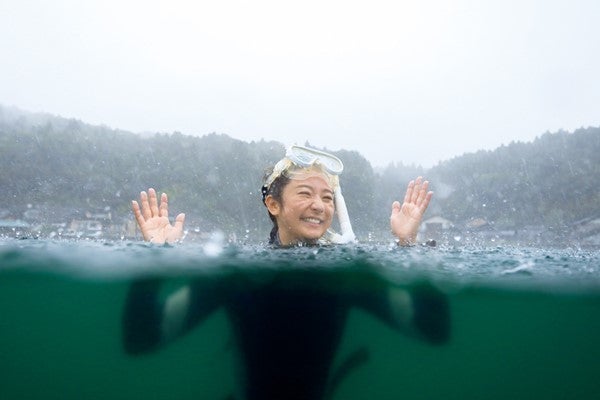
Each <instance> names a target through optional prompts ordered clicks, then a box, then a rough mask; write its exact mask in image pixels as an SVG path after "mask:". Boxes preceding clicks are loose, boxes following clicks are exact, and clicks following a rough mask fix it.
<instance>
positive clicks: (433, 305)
mask: <svg viewBox="0 0 600 400" xmlns="http://www.w3.org/2000/svg"><path fill="white" fill-rule="evenodd" d="M159 286H160V282H159V281H158V280H155V279H147V280H141V281H137V282H134V283H133V284H132V286H131V288H130V291H129V295H128V298H127V304H126V306H125V312H124V316H123V317H124V318H123V327H124V344H125V349H126V351H127V352H128V353H130V354H137V353H142V352H146V351H150V350H153V349H154V348H156V347H158V346H160V345H161V344H163V343H164V341H163V340H162V337H161V330H160V326H161V320H162V317H163V316H162V313H163V307H162V305H161V304H159V303H158V290H159ZM234 286H235V285H234ZM413 289H414V288H413ZM189 293H190V296H189V299H190V302H189V307H188V312H187V316H186V319H185V323H184V326H183V330H184V331H187V330H189V329H191V328H192V327H194V326H196V325H197V324H198V323H200V322H201V321H203V320H204V319H205V318H206V316H207V315H208V314H210V313H211V312H212V311H213V310H215V309H216V308H217V307H219V306H224V307H225V309H226V311H227V315H228V317H229V319H230V321H231V326H232V329H233V331H234V332H233V333H234V340H235V344H236V351H237V352H238V356H239V363H240V365H239V367H240V371H238V372H239V374H240V375H239V376H238V379H239V381H238V384H239V389H240V392H239V394H240V395H241V396H243V397H242V398H243V399H247V400H258V399H260V400H275V399H277V400H280V399H287V400H293V399H303V400H320V399H323V398H325V397H326V396H327V393H328V391H329V390H330V388H329V385H330V383H331V382H330V373H331V371H330V368H331V365H332V362H333V359H334V357H335V355H336V351H337V348H338V345H339V343H340V339H341V337H342V334H343V331H344V327H345V323H346V317H347V314H348V311H349V309H350V308H351V307H352V306H359V307H361V308H363V309H365V310H367V311H369V312H371V313H373V314H375V315H377V316H378V317H380V318H381V319H382V320H383V321H384V322H386V323H388V324H390V325H392V326H395V325H397V324H396V321H395V319H394V318H395V317H394V312H393V310H392V309H391V306H390V304H389V297H388V295H387V291H386V290H385V288H383V287H382V290H381V291H373V290H370V291H369V292H365V293H348V292H347V291H346V292H344V291H341V292H337V291H331V290H323V289H322V288H321V286H319V285H311V284H310V283H307V284H300V285H297V286H295V285H289V284H285V282H284V284H281V282H279V281H278V280H277V279H273V280H270V281H269V282H268V283H266V284H263V285H247V286H241V287H239V285H238V287H232V286H231V285H230V284H228V283H226V282H224V281H221V282H219V281H207V280H196V281H194V282H192V283H191V284H190V292H189ZM411 298H412V302H413V312H414V316H413V318H412V323H413V325H414V326H415V331H416V332H417V334H419V335H420V336H421V337H423V338H424V339H425V340H428V341H430V342H432V343H443V342H444V341H446V340H447V338H448V335H449V310H448V304H447V301H446V299H445V296H443V295H442V294H440V293H439V292H437V291H435V290H433V289H432V288H431V287H419V288H416V289H414V290H412V292H411Z"/></svg>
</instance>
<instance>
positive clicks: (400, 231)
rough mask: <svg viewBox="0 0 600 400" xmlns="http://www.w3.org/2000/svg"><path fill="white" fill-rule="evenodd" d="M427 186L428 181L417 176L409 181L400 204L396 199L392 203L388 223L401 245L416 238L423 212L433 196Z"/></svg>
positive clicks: (412, 242)
mask: <svg viewBox="0 0 600 400" xmlns="http://www.w3.org/2000/svg"><path fill="white" fill-rule="evenodd" d="M428 188H429V182H428V181H424V182H423V179H422V178H421V177H418V178H417V179H416V180H414V181H410V182H409V184H408V187H407V188H406V194H405V195H404V202H403V203H402V205H400V202H398V201H395V202H394V203H393V204H392V215H391V216H390V225H391V228H392V232H393V233H394V235H395V236H396V237H397V238H398V239H399V244H401V245H413V244H415V242H416V240H417V233H418V232H419V226H420V225H421V220H422V219H423V214H424V213H425V210H427V206H429V202H430V201H431V197H432V196H433V192H428V191H427V189H428Z"/></svg>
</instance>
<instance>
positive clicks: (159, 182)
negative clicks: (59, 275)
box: [0, 106, 600, 240]
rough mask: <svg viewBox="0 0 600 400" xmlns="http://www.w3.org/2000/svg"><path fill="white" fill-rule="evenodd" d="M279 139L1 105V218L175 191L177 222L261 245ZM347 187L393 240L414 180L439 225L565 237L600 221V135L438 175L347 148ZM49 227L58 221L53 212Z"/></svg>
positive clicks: (477, 158) (359, 209)
mask: <svg viewBox="0 0 600 400" xmlns="http://www.w3.org/2000/svg"><path fill="white" fill-rule="evenodd" d="M284 151H285V149H284V146H283V145H282V144H281V143H278V142H274V141H270V142H268V141H259V142H251V143H246V142H242V141H239V140H235V139H232V138H230V137H228V136H226V135H218V134H214V133H213V134H209V135H206V136H203V137H193V136H187V135H183V134H181V133H179V132H175V133H172V134H165V133H162V134H159V133H157V134H155V135H154V136H152V137H145V138H144V137H141V136H138V135H135V134H132V133H129V132H124V131H119V130H114V129H110V128H108V127H99V126H92V125H88V124H85V123H83V122H81V121H77V120H72V119H64V118H59V117H52V116H48V115H39V114H27V113H23V112H21V113H20V114H19V115H17V116H15V115H13V113H11V110H10V109H6V108H3V107H1V106H0V167H1V168H2V169H1V173H0V188H1V190H0V209H8V210H10V211H11V212H12V213H13V214H19V215H20V213H22V212H23V211H24V209H25V208H26V206H27V204H32V205H33V206H34V207H38V208H43V209H45V210H51V209H58V208H61V209H67V210H73V212H75V213H84V212H85V211H86V210H89V209H94V208H95V209H101V208H107V207H109V208H110V209H111V210H112V212H113V215H114V217H116V218H123V219H129V218H131V216H130V211H129V207H130V200H131V199H134V198H137V197H138V195H139V191H140V190H145V189H147V188H148V187H154V188H156V189H157V190H159V191H164V192H167V193H168V194H169V198H170V203H171V209H172V214H173V215H175V213H178V212H182V211H183V212H186V214H187V220H188V227H190V228H194V227H196V226H197V227H199V228H200V229H201V230H213V229H217V228H219V229H222V230H224V231H227V232H235V233H236V234H238V236H239V235H243V236H244V235H248V236H249V237H250V238H251V239H255V240H261V239H264V238H265V237H266V236H267V233H268V230H269V226H270V221H269V219H268V218H267V217H266V211H265V209H264V207H263V206H262V204H261V201H260V198H261V196H260V186H261V178H262V176H263V173H264V169H265V168H266V167H268V166H272V165H273V164H274V163H275V162H276V161H277V160H279V159H280V158H281V157H282V155H283V154H284ZM335 154H336V155H337V156H338V157H340V158H341V159H342V160H343V162H344V165H345V171H344V173H343V175H342V176H341V183H342V188H343V190H344V195H345V198H346V202H347V205H348V209H349V212H350V215H351V218H352V221H353V224H354V228H355V230H356V232H357V234H358V235H359V236H360V237H365V236H366V235H367V234H368V233H369V232H373V233H375V235H376V236H377V237H387V236H388V235H389V231H388V218H389V212H390V206H391V203H392V201H393V200H402V196H403V190H404V187H405V185H406V183H407V182H408V181H409V180H410V179H413V178H414V177H415V176H418V175H426V176H427V177H428V178H429V179H430V181H431V182H432V189H433V190H434V191H435V192H436V196H435V201H434V202H433V203H432V205H431V207H430V210H429V211H428V215H429V216H433V215H441V216H443V217H445V218H447V219H450V220H452V221H454V222H455V223H456V224H458V225H461V224H463V225H464V224H465V223H466V222H467V221H469V220H471V219H473V218H483V219H485V220H486V221H489V222H491V223H493V224H495V226H497V227H498V228H499V229H500V228H518V227H520V226H524V225H546V226H551V227H554V228H556V229H560V228H561V227H564V226H567V225H569V224H572V223H573V222H574V221H577V220H579V219H582V218H586V217H590V216H598V215H599V214H600V206H599V204H600V190H598V188H599V187H600V182H599V181H600V162H599V161H598V154H600V128H587V129H579V130H577V131H575V132H573V133H567V132H562V131H561V132H557V133H554V134H550V133H546V134H544V135H542V136H540V137H539V138H537V139H536V140H535V141H534V142H533V143H511V144H509V145H506V146H502V147H500V148H498V149H496V150H494V151H479V152H476V153H471V154H465V155H463V156H460V157H456V158H453V159H451V160H448V161H444V162H441V163H439V164H438V165H437V166H435V167H433V168H431V169H430V170H428V171H427V170H424V169H423V168H421V167H419V166H405V165H402V164H391V165H389V166H388V167H387V168H385V169H384V170H383V171H380V172H375V171H374V170H373V168H372V167H371V165H370V164H369V162H368V161H367V160H366V159H365V158H364V157H363V156H362V155H360V154H359V153H357V152H355V151H346V150H342V151H338V152H335ZM47 218H49V219H50V218H52V216H50V215H48V216H47Z"/></svg>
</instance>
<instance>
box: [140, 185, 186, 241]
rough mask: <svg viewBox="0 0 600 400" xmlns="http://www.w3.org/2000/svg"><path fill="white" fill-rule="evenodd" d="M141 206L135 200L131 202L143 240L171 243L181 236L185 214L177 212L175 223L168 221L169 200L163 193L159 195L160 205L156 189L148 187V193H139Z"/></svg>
mask: <svg viewBox="0 0 600 400" xmlns="http://www.w3.org/2000/svg"><path fill="white" fill-rule="evenodd" d="M140 203H141V207H140V205H139V204H138V202H137V201H135V200H133V201H132V202H131V208H132V210H133V214H134V215H135V220H136V221H137V223H138V226H139V227H140V230H141V231H142V236H143V237H144V240H146V241H148V242H152V243H158V244H162V243H165V242H167V243H173V242H176V241H178V240H180V239H181V238H182V237H183V222H184V221H185V214H179V215H177V217H176V218H175V223H174V224H173V225H171V223H170V221H169V202H168V197H167V195H166V194H165V193H163V194H162V195H161V198H160V205H159V203H158V198H157V196H156V191H155V190H154V189H152V188H150V189H148V193H146V192H141V193H140Z"/></svg>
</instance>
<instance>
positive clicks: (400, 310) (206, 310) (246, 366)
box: [123, 146, 449, 400]
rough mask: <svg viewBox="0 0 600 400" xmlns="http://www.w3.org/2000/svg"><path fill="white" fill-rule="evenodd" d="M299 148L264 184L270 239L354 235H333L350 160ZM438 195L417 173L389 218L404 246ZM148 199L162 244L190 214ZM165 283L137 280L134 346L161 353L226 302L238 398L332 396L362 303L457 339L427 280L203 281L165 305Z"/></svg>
mask: <svg viewBox="0 0 600 400" xmlns="http://www.w3.org/2000/svg"><path fill="white" fill-rule="evenodd" d="M292 150H294V151H295V153H294V151H288V153H287V154H286V157H285V158H284V159H282V160H281V161H280V162H279V163H277V164H276V165H275V167H274V168H273V171H271V172H270V173H269V174H267V176H266V177H265V179H264V182H263V183H264V185H263V187H262V196H263V203H264V204H265V206H266V207H267V210H268V214H269V217H270V218H271V220H272V221H273V229H272V231H271V235H270V243H271V244H272V245H273V246H275V247H293V246H299V245H300V246H315V245H320V244H321V243H330V242H336V241H338V242H339V241H343V240H340V238H342V239H343V237H344V235H345V237H346V239H348V232H345V233H344V232H342V235H335V234H332V233H331V232H330V227H331V224H332V221H333V218H334V213H335V211H336V206H337V207H338V213H339V209H340V208H342V209H344V210H345V204H343V197H342V196H341V191H340V189H339V180H338V175H339V174H340V173H341V170H342V168H343V166H342V164H341V161H339V160H338V159H337V158H336V157H334V156H332V155H329V154H326V153H322V152H319V151H315V150H312V149H306V148H302V147H298V146H296V147H295V149H292ZM431 196H432V192H429V191H428V182H427V181H423V180H422V179H421V178H417V179H416V180H415V181H411V182H410V183H409V184H408V187H407V189H406V193H405V196H404V201H403V204H402V205H401V204H400V203H399V202H397V201H396V202H394V203H393V205H392V212H391V217H390V223H391V230H392V233H393V234H394V235H395V237H396V238H397V240H398V244H399V245H402V246H410V245H413V244H415V243H416V238H417V231H418V229H419V225H420V223H421V219H422V216H423V213H424V212H425V210H426V209H427V206H428V204H429V202H430V199H431ZM340 200H341V203H340ZM140 201H141V205H140V204H138V203H137V202H136V201H133V202H132V208H133V212H134V215H135V218H136V221H137V223H138V225H139V227H140V230H141V231H142V235H143V237H144V240H146V241H149V242H152V243H158V244H162V243H165V242H167V243H172V242H176V241H178V240H179V239H181V237H182V235H183V224H184V220H185V215H184V214H179V215H178V216H177V217H176V218H175V222H174V224H171V223H170V221H169V218H168V216H169V214H168V198H167V195H166V194H164V193H163V194H162V195H161V198H160V200H159V199H158V197H157V195H156V192H155V191H154V190H153V189H149V190H148V193H146V192H142V193H141V195H140ZM338 216H339V215H338ZM343 224H344V221H341V225H343ZM350 233H351V228H350ZM350 236H351V238H353V234H351V235H350ZM160 285H161V283H160V282H159V281H158V280H157V279H143V280H139V281H137V282H134V283H133V284H132V286H131V288H130V291H129V294H128V297H127V301H126V305H125V311H124V315H123V328H124V329H123V339H124V345H125V350H126V351H127V352H128V353H130V354H139V353H143V352H147V351H151V350H154V349H156V348H158V347H160V346H162V345H164V344H165V343H167V342H169V341H171V340H172V339H174V338H176V337H178V336H181V335H182V334H184V333H186V332H188V331H189V330H190V329H192V328H193V327H194V326H196V325H198V324H199V323H200V322H201V321H203V320H204V319H205V318H206V317H207V316H208V315H209V314H210V313H211V312H212V311H214V310H215V309H216V308H218V307H219V306H224V307H225V309H226V311H227V314H228V317H229V319H230V321H231V326H232V329H233V335H234V342H235V344H236V346H235V349H236V352H237V360H238V371H237V372H238V379H237V382H238V385H237V386H238V387H237V388H236V390H235V396H234V398H236V399H240V400H242V399H248V400H250V399H262V400H268V399H311V400H319V399H324V398H327V397H330V396H331V395H332V393H333V389H334V387H335V385H336V383H337V381H338V379H337V378H338V377H337V376H334V374H333V373H332V371H331V364H332V362H333V360H334V357H335V355H336V350H337V348H338V345H339V342H340V339H341V337H342V334H343V330H344V326H345V321H346V317H347V314H348V311H349V309H350V308H351V307H354V306H356V307H360V308H362V309H364V310H366V311H368V312H370V313H372V314H374V315H376V316H377V317H379V318H380V319H381V320H383V321H384V322H385V323H387V324H388V325H390V326H391V327H393V328H395V329H398V330H401V331H403V332H405V333H409V334H412V335H414V336H417V337H420V338H422V339H424V340H426V341H428V342H430V343H434V344H435V343H438V344H439V343H444V342H445V341H446V340H447V339H448V336H449V308H448V304H447V301H446V298H445V296H443V295H442V294H441V293H439V292H438V291H436V290H435V289H433V288H432V287H430V286H428V285H420V286H415V287H411V288H410V289H403V288H399V287H395V286H394V287H392V286H390V285H389V284H388V283H387V282H385V281H384V280H383V279H373V283H372V284H371V285H370V286H369V287H370V290H367V291H355V292H353V291H347V290H344V291H342V290H337V291H336V290H331V289H330V290H325V289H323V287H319V286H318V285H298V286H297V287H294V288H290V287H289V286H286V285H278V281H277V280H276V279H275V280H272V281H269V282H268V283H265V284H264V285H259V286H256V285H255V286H247V287H240V286H239V285H237V286H236V285H230V284H228V283H227V282H225V281H219V280H206V279H204V280H203V279H197V280H194V281H192V282H191V283H190V284H189V285H188V286H186V287H184V288H182V289H181V290H179V291H178V292H176V293H174V294H172V295H170V296H169V297H168V298H167V299H166V300H165V301H163V302H161V301H160V300H159V295H158V294H159V289H160ZM234 286H235V287H234Z"/></svg>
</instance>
